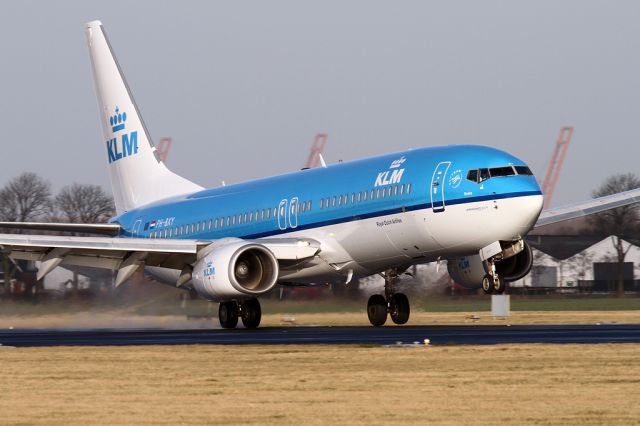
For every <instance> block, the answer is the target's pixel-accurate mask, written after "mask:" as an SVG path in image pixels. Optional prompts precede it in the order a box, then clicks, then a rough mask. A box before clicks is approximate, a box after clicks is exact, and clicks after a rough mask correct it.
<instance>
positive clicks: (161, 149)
mask: <svg viewBox="0 0 640 426" xmlns="http://www.w3.org/2000/svg"><path fill="white" fill-rule="evenodd" d="M172 143H173V139H171V138H162V139H160V143H159V144H158V146H157V147H156V151H157V152H158V157H160V160H162V162H163V163H166V162H167V156H168V155H169V150H170V149H171V144H172Z"/></svg>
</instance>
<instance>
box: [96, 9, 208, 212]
mask: <svg viewBox="0 0 640 426" xmlns="http://www.w3.org/2000/svg"><path fill="white" fill-rule="evenodd" d="M86 34H87V41H88V43H89V54H90V57H91V67H92V70H93V78H94V82H95V87H96V94H97V97H98V109H99V114H100V121H101V122H102V131H103V135H104V141H105V149H106V151H107V159H108V167H109V175H110V178H111V186H112V190H113V196H114V199H115V204H116V210H117V211H118V213H122V212H124V211H127V210H131V209H133V208H135V207H139V206H142V205H144V204H147V203H150V202H153V201H157V200H161V199H163V198H167V197H171V196H174V195H180V194H185V193H188V192H194V191H198V190H200V189H202V187H201V186H199V185H197V184H195V183H193V182H190V181H189V180H187V179H185V178H183V177H181V176H178V175H176V174H175V173H173V172H171V171H170V170H169V169H167V167H166V166H165V165H164V163H163V162H162V161H161V160H160V158H159V157H158V155H157V152H156V148H155V146H154V145H153V143H152V142H151V138H150V137H149V132H148V131H147V128H146V127H145V125H144V122H143V121H142V117H141V116H140V112H139V110H138V107H137V105H136V103H135V101H134V100H133V96H132V95H131V91H130V90H129V86H128V85H127V82H126V81H125V79H124V76H123V74H122V70H121V69H120V66H119V65H118V61H117V60H116V57H115V55H114V54H113V51H112V50H111V45H110V44H109V41H108V39H107V36H106V34H105V32H104V29H103V28H102V23H101V22H100V21H92V22H89V23H87V25H86Z"/></svg>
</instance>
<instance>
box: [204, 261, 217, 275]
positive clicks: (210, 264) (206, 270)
mask: <svg viewBox="0 0 640 426" xmlns="http://www.w3.org/2000/svg"><path fill="white" fill-rule="evenodd" d="M203 275H204V277H205V278H210V279H213V278H215V277H216V267H215V266H213V262H207V267H206V268H204V271H203Z"/></svg>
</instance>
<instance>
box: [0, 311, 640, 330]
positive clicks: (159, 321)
mask: <svg viewBox="0 0 640 426" xmlns="http://www.w3.org/2000/svg"><path fill="white" fill-rule="evenodd" d="M595 323H627V324H637V323H640V311H565V312H563V311H559V312H558V311H544V312H535V311H514V312H512V313H511V316H510V317H509V318H508V319H493V318H492V317H491V314H490V313H489V312H478V313H474V312H413V313H412V314H411V320H410V321H409V325H459V324H481V325H489V324H494V325H495V324H595ZM262 324H263V325H264V326H280V325H331V326H337V325H369V321H368V320H367V314H366V313H365V312H364V310H362V311H361V312H345V313H339V312H335V313H295V314H286V313H284V314H268V315H264V316H263V320H262ZM11 327H13V328H145V327H156V328H158V327H159V328H217V327H218V321H217V319H216V318H215V317H212V318H196V319H187V318H186V317H185V316H184V315H135V314H132V313H131V312H128V311H124V310H122V311H118V310H114V311H110V312H105V311H102V312H95V313H93V312H78V313H67V314H43V315H28V316H21V315H6V314H5V315H2V314H0V329H5V330H6V329H8V328H11Z"/></svg>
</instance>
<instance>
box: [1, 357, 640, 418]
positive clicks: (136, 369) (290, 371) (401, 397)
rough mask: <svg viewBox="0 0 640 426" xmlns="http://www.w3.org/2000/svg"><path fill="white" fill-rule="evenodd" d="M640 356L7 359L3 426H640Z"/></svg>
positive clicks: (2, 400) (3, 358) (2, 371)
mask: <svg viewBox="0 0 640 426" xmlns="http://www.w3.org/2000/svg"><path fill="white" fill-rule="evenodd" d="M639 350H640V345H557V346H556V345H509V346H473V347H471V346H467V347H464V346H463V347H446V346H445V347H418V348H381V347H353V346H340V347H331V346H238V347H233V346H224V347H222V346H175V347H171V346H152V347H109V348H90V347H89V348H65V347H60V348H44V349H35V348H34V349H5V350H2V351H0V356H1V357H2V361H3V368H2V370H0V395H1V397H0V415H1V416H2V417H1V418H2V420H1V422H2V423H3V424H47V425H50V424H54V425H55V424H65V425H66V424H238V423H241V424H260V425H262V424H336V425H338V424H385V423H394V424H500V423H505V424H523V423H528V424H562V425H566V424H574V425H595V424H620V425H622V424H624V425H628V424H638V423H639V419H640V404H638V402H639V400H640V397H639V396H638V395H639V393H638V392H639V390H640V362H638V353H639Z"/></svg>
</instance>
